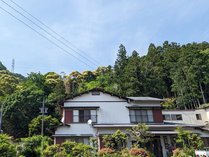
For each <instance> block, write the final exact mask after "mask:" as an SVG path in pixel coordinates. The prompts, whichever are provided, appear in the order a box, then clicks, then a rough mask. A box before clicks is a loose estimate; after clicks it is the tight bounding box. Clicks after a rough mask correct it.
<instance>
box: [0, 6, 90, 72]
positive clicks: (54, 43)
mask: <svg viewBox="0 0 209 157" xmlns="http://www.w3.org/2000/svg"><path fill="white" fill-rule="evenodd" d="M0 9H2V10H3V11H4V12H6V13H7V14H9V15H10V16H12V17H13V18H15V19H16V20H18V21H19V22H21V23H23V24H24V25H25V26H27V27H28V28H30V29H31V30H33V31H34V32H36V33H37V34H38V35H40V36H41V37H43V38H44V39H46V40H47V41H49V42H50V43H51V44H53V45H55V46H57V47H58V48H60V49H61V50H62V51H64V52H65V53H66V54H69V55H71V56H72V57H74V58H76V59H77V60H79V61H80V62H82V63H83V64H85V65H86V66H88V67H90V68H92V69H94V67H92V66H91V65H89V64H87V63H86V62H84V61H83V60H81V59H79V58H78V57H76V56H75V55H73V54H72V53H70V52H69V51H67V50H65V49H64V48H63V47H61V46H59V45H58V44H57V43H56V42H54V41H53V40H51V39H49V38H47V37H46V36H44V35H43V34H41V33H40V32H39V31H37V30H36V29H34V28H33V27H31V26H30V25H28V24H27V23H25V22H24V21H22V20H21V19H19V18H17V17H16V16H15V15H14V14H12V13H10V12H9V11H7V10H6V9H4V8H3V7H1V6H0Z"/></svg>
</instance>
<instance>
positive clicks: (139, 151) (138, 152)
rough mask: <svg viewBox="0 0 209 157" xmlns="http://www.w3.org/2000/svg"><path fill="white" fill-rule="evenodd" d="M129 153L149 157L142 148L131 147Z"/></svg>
mask: <svg viewBox="0 0 209 157" xmlns="http://www.w3.org/2000/svg"><path fill="white" fill-rule="evenodd" d="M129 153H130V155H133V156H140V157H150V154H149V153H148V151H146V150H145V149H143V148H131V149H130V151H129Z"/></svg>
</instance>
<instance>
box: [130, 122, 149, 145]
mask: <svg viewBox="0 0 209 157" xmlns="http://www.w3.org/2000/svg"><path fill="white" fill-rule="evenodd" d="M148 130H149V127H148V126H147V125H146V124H143V123H142V124H138V125H137V126H134V127H132V128H131V129H128V132H129V134H130V137H131V139H133V140H135V142H136V144H134V146H137V147H139V146H141V147H145V145H146V143H148V142H150V141H151V139H152V135H151V134H150V133H149V132H148Z"/></svg>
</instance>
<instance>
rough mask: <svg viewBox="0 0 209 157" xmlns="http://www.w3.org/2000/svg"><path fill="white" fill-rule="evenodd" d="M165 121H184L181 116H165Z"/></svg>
mask: <svg viewBox="0 0 209 157" xmlns="http://www.w3.org/2000/svg"><path fill="white" fill-rule="evenodd" d="M163 120H182V115H181V114H164V115H163Z"/></svg>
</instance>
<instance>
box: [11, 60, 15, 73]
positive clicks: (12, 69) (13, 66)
mask: <svg viewBox="0 0 209 157" xmlns="http://www.w3.org/2000/svg"><path fill="white" fill-rule="evenodd" d="M14 71H15V59H12V68H11V72H12V73H14Z"/></svg>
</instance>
